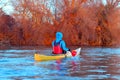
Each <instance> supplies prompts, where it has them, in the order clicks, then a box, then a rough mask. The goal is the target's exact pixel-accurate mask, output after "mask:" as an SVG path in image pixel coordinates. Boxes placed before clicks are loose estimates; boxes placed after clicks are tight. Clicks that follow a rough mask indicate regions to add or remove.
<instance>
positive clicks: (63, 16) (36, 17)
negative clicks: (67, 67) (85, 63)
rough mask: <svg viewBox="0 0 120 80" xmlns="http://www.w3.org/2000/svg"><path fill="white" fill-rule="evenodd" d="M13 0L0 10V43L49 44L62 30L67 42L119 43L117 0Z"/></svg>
mask: <svg viewBox="0 0 120 80" xmlns="http://www.w3.org/2000/svg"><path fill="white" fill-rule="evenodd" d="M104 1H106V3H104V2H103V0H16V2H12V5H13V6H14V8H15V12H14V13H13V14H11V15H6V14H5V13H4V12H3V11H2V9H1V11H0V45H4V44H6V45H16V46H18V45H19V46H25V45H26V46H35V45H38V46H40V45H47V46H48V45H51V42H52V41H53V40H54V39H55V33H56V32H57V31H61V32H63V34H64V40H65V41H66V42H67V44H68V45H86V46H112V45H119V43H120V37H119V34H120V7H119V3H120V1H119V0H104Z"/></svg>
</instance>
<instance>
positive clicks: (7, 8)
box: [0, 0, 14, 14]
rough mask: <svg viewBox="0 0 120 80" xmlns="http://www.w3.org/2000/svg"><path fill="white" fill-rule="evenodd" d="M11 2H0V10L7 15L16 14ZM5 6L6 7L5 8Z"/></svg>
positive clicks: (3, 0)
mask: <svg viewBox="0 0 120 80" xmlns="http://www.w3.org/2000/svg"><path fill="white" fill-rule="evenodd" d="M11 5H12V4H11V2H10V0H0V8H2V10H3V11H4V12H5V13H6V14H11V13H13V12H14V7H12V6H11ZM3 6H4V7H3Z"/></svg>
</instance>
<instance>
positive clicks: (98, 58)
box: [0, 47, 120, 80]
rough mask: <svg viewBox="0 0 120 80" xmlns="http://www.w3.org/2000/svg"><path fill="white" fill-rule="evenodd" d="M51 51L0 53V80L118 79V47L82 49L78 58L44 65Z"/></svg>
mask: <svg viewBox="0 0 120 80" xmlns="http://www.w3.org/2000/svg"><path fill="white" fill-rule="evenodd" d="M35 52H39V53H40V54H45V55H49V54H50V53H51V48H48V47H44V48H38V49H37V50H35V48H31V49H27V47H26V48H24V49H23V48H12V49H9V50H0V80H120V48H100V47H98V48H93V47H89V48H82V50H81V54H80V56H77V57H73V58H64V59H61V60H52V61H44V62H36V61H34V56H33V55H34V53H35Z"/></svg>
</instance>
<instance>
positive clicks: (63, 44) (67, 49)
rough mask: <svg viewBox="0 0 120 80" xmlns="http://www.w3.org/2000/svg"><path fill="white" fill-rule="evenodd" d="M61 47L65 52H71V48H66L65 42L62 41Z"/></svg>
mask: <svg viewBox="0 0 120 80" xmlns="http://www.w3.org/2000/svg"><path fill="white" fill-rule="evenodd" d="M60 46H61V47H62V48H63V50H64V51H69V48H67V47H66V44H65V42H64V41H61V43H60Z"/></svg>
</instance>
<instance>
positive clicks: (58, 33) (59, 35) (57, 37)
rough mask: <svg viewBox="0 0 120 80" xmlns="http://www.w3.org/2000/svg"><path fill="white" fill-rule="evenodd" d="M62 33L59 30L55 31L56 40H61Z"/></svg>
mask: <svg viewBox="0 0 120 80" xmlns="http://www.w3.org/2000/svg"><path fill="white" fill-rule="evenodd" d="M62 38H63V34H62V33H61V32H57V33H56V40H62Z"/></svg>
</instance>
